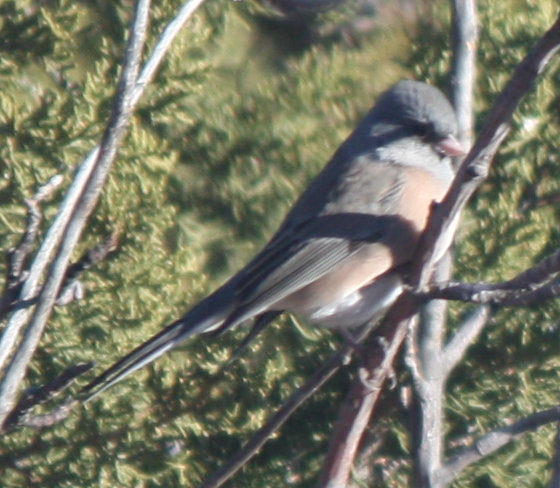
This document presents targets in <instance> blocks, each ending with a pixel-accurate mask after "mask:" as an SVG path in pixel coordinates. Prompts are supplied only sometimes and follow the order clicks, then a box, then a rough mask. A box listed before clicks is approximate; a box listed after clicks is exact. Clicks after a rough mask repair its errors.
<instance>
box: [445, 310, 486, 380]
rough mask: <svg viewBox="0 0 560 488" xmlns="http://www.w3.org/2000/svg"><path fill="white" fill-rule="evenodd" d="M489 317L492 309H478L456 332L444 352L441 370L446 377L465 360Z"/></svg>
mask: <svg viewBox="0 0 560 488" xmlns="http://www.w3.org/2000/svg"><path fill="white" fill-rule="evenodd" d="M489 317H490V309H489V308H488V307H477V308H476V309H475V310H474V311H473V312H472V313H471V314H470V316H469V317H467V319H466V320H465V321H464V322H463V323H462V324H461V326H460V327H459V330H457V332H455V335H454V336H453V337H452V338H451V340H450V341H449V343H448V344H447V345H446V346H445V348H444V350H443V355H442V363H441V368H442V370H443V371H444V373H445V376H448V375H449V374H450V373H451V371H452V370H453V368H455V366H456V365H457V364H458V363H459V361H460V360H461V359H463V357H464V355H465V352H466V350H467V348H468V347H469V346H470V345H472V344H473V343H474V341H475V339H476V338H477V337H478V336H479V334H480V333H481V332H482V330H483V329H484V326H485V325H486V324H487V323H488V318H489Z"/></svg>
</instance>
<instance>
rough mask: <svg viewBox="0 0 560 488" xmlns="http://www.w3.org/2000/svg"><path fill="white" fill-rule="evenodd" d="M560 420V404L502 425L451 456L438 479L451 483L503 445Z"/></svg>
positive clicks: (444, 483)
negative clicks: (510, 423)
mask: <svg viewBox="0 0 560 488" xmlns="http://www.w3.org/2000/svg"><path fill="white" fill-rule="evenodd" d="M559 420H560V406H557V407H554V408H550V409H548V410H544V411H542V412H538V413H535V414H534V415H531V416H529V417H526V418H524V419H521V420H519V421H517V422H515V423H514V424H512V425H509V426H506V427H501V428H500V429H496V430H494V431H492V432H489V433H488V434H486V435H484V436H483V437H482V438H480V439H479V440H478V441H476V442H475V443H474V444H473V445H472V446H471V447H469V448H467V449H465V450H464V451H463V452H461V453H460V454H458V455H456V456H454V457H453V458H451V459H450V460H449V461H447V463H446V464H445V466H444V467H443V468H442V469H441V471H440V472H439V473H438V480H439V481H440V483H442V485H443V486H445V485H447V484H449V483H451V482H452V481H453V480H454V479H456V478H457V476H458V475H459V473H460V472H461V471H463V470H464V469H465V468H466V467H468V466H470V465H471V464H473V463H475V462H477V461H480V460H482V459H484V458H486V457H488V456H489V455H490V454H492V453H494V452H495V451H497V450H498V449H500V448H501V447H503V446H505V445H506V444H508V443H510V442H511V441H513V440H515V439H517V438H518V437H520V436H521V435H522V434H525V433H526V432H529V431H533V430H536V429H538V428H539V427H541V426H542V425H546V424H548V423H550V422H558V421H559Z"/></svg>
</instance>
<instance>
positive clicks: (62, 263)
mask: <svg viewBox="0 0 560 488" xmlns="http://www.w3.org/2000/svg"><path fill="white" fill-rule="evenodd" d="M149 7H150V0H139V1H138V3H137V5H136V8H135V12H134V19H133V23H132V28H131V34H130V38H129V41H128V45H127V52H126V55H125V62H124V66H123V70H122V72H121V77H120V80H119V85H118V89H117V96H116V99H115V105H114V108H113V112H112V114H111V118H110V120H109V123H108V125H107V128H106V130H105V133H104V135H103V138H102V141H101V144H100V148H99V151H98V153H97V157H96V158H95V163H94V164H93V168H92V171H91V174H90V175H89V177H88V178H87V182H86V184H85V186H84V191H83V193H82V194H81V196H80V198H79V201H78V202H77V205H76V207H75V208H74V209H73V211H72V213H71V218H70V220H69V222H68V226H67V227H66V229H65V232H64V237H63V240H62V242H61V244H60V246H59V249H58V251H57V254H56V257H55V259H54V261H53V263H52V264H51V266H50V268H49V272H48V273H47V277H46V281H45V284H44V286H43V288H42V290H41V294H40V295H39V297H38V302H37V306H36V308H35V310H34V312H33V315H32V318H31V320H30V322H29V325H28V326H27V330H26V331H25V334H24V337H23V338H22V340H21V343H20V344H19V347H18V349H17V351H16V352H15V354H14V356H13V358H12V360H11V362H10V364H9V366H8V367H7V368H6V371H5V376H4V378H3V379H2V382H1V383H0V405H1V409H0V425H2V424H3V423H4V420H5V419H6V417H7V416H8V415H9V413H10V412H11V411H12V409H13V408H14V406H15V403H16V396H17V392H18V388H19V385H20V384H21V381H22V379H23V378H24V376H25V372H26V370H27V366H28V364H29V361H30V360H31V358H32V357H33V354H34V353H35V349H36V348H37V345H38V344H39V340H40V338H41V336H42V334H43V330H44V327H45V325H46V322H47V320H48V318H49V317H50V314H51V312H52V308H53V306H54V304H55V301H56V298H57V296H58V292H59V289H60V286H61V284H62V280H63V279H64V276H65V274H66V269H67V267H68V262H69V260H70V256H71V255H72V251H73V250H74V248H75V246H76V244H77V242H78V240H79V238H80V236H81V233H82V231H83V229H84V227H85V224H86V222H87V220H88V218H89V216H90V214H91V212H92V211H93V209H94V207H95V205H96V204H97V200H98V198H99V195H100V194H101V190H102V188H103V184H104V182H105V179H106V178H107V175H108V172H109V169H110V167H111V165H112V162H113V161H114V159H115V156H116V152H117V148H118V147H119V145H120V143H121V141H122V139H123V137H124V134H125V132H126V129H127V127H128V123H129V121H130V117H131V115H132V109H133V105H132V103H131V92H132V89H133V88H134V86H135V83H136V79H137V77H138V71H139V66H140V59H141V53H142V50H143V47H144V43H145V39H146V34H147V29H148V16H149ZM0 347H1V345H0Z"/></svg>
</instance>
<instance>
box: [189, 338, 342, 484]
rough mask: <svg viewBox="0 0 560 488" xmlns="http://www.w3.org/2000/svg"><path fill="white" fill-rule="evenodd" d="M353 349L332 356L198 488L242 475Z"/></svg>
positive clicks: (340, 351)
mask: <svg viewBox="0 0 560 488" xmlns="http://www.w3.org/2000/svg"><path fill="white" fill-rule="evenodd" d="M352 352H353V351H352V346H348V345H345V346H343V347H342V348H341V349H340V350H339V352H337V353H336V354H335V355H334V356H332V357H331V358H330V359H329V360H328V361H327V362H326V363H325V364H324V365H323V366H322V367H321V368H320V369H318V370H317V371H316V372H315V373H314V374H313V376H311V377H310V378H309V380H308V381H307V383H305V384H304V385H303V386H302V387H301V388H299V389H298V390H297V391H296V392H295V393H294V394H293V395H292V396H291V397H290V398H288V400H287V401H286V402H284V404H283V405H282V407H281V408H280V409H278V411H277V412H276V413H275V414H274V415H273V416H272V417H270V419H269V420H268V421H267V422H266V424H265V425H263V426H262V427H261V428H260V429H259V430H258V431H257V432H256V433H255V434H254V435H253V437H252V438H251V439H250V440H249V442H247V443H246V444H245V445H244V446H243V447H242V448H241V449H240V450H239V451H238V452H237V453H236V454H235V455H234V456H233V457H232V458H231V459H230V460H229V461H228V462H227V463H226V464H225V465H223V466H222V467H221V468H220V469H219V470H217V471H216V472H214V473H213V474H212V475H211V476H210V477H209V478H207V479H206V480H205V481H204V482H203V483H202V484H201V485H200V486H199V488H217V487H219V486H222V485H223V484H224V483H225V482H226V481H227V480H229V479H230V478H231V477H232V476H233V475H234V474H235V473H237V471H239V470H240V469H241V468H242V467H243V466H244V465H245V464H246V463H247V462H248V461H249V460H250V459H251V458H252V457H253V456H255V454H257V452H258V451H259V449H260V448H261V447H262V446H263V445H264V444H265V443H266V441H267V440H268V439H269V438H270V436H271V435H272V434H273V433H274V432H275V431H276V430H278V429H279V428H280V427H281V426H282V424H284V422H286V420H288V418H290V416H291V415H292V414H293V413H294V412H295V411H296V410H297V409H298V408H299V407H300V405H301V404H302V403H303V402H305V401H306V400H307V399H308V398H309V397H310V396H311V395H312V394H313V393H315V391H317V390H318V389H319V388H320V387H321V386H322V385H323V384H324V383H326V382H327V381H328V380H329V379H330V378H331V377H332V376H333V375H334V374H335V373H336V372H337V371H338V370H339V369H340V368H341V367H342V366H343V365H344V364H347V363H348V361H349V359H350V356H351V355H352Z"/></svg>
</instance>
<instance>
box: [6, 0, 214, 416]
mask: <svg viewBox="0 0 560 488" xmlns="http://www.w3.org/2000/svg"><path fill="white" fill-rule="evenodd" d="M203 1H204V0H188V1H187V2H185V4H184V5H183V7H182V8H181V10H180V11H179V14H178V15H177V16H176V17H175V18H174V19H173V21H171V22H170V23H169V25H168V26H167V27H166V29H165V30H164V32H163V34H162V36H161V37H160V39H159V41H158V43H157V44H156V46H155V48H154V50H153V53H152V55H151V56H150V58H149V59H148V61H147V62H146V65H145V67H144V69H143V71H142V73H141V74H140V76H139V77H138V80H137V81H136V83H135V86H134V90H133V93H132V95H131V100H130V103H131V109H132V108H133V107H134V106H136V104H137V103H138V101H139V100H140V97H141V96H142V94H143V93H144V90H145V88H146V86H147V85H148V84H149V82H150V81H151V80H152V79H153V77H154V75H155V73H156V71H157V68H158V67H159V65H160V64H161V61H162V60H163V58H164V56H165V53H166V52H167V51H168V49H169V47H170V46H171V43H172V42H173V40H174V39H175V37H176V36H177V34H178V33H179V31H180V30H181V28H182V27H183V25H184V24H185V23H186V22H187V21H188V20H189V18H190V17H191V16H192V14H193V13H194V12H195V11H196V9H197V8H198V7H199V6H200V5H201V4H202V2H203ZM98 153H99V146H97V147H95V148H94V149H93V150H92V151H91V152H90V153H89V154H88V156H87V158H86V159H85V160H84V162H83V163H82V164H81V165H80V167H79V169H78V171H77V172H76V175H75V177H74V181H73V183H72V185H71V186H70V188H69V189H68V191H67V193H66V197H65V198H64V201H63V202H62V204H61V205H60V209H59V212H58V215H57V216H56V218H55V220H54V221H53V223H52V224H51V226H50V227H49V230H48V232H47V234H46V236H45V238H44V240H43V243H42V244H41V247H40V248H39V250H38V252H37V254H36V255H35V258H34V260H33V263H32V265H31V268H30V270H29V274H28V276H27V277H26V279H25V281H24V282H23V284H22V286H21V291H20V293H19V296H20V301H22V302H28V301H30V300H33V299H34V298H35V297H36V296H37V294H38V292H39V289H40V280H41V278H42V276H43V275H44V273H45V272H46V269H47V266H48V265H49V263H50V261H51V259H52V257H53V255H54V253H55V251H56V249H57V246H58V245H59V243H60V241H61V239H62V235H63V233H64V231H65V229H66V227H67V225H68V222H69V220H70V218H71V217H72V212H73V210H74V208H75V207H76V204H77V202H78V200H79V199H80V198H81V195H82V193H83V191H84V188H85V185H86V183H87V182H88V179H89V177H90V175H91V172H92V170H93V167H94V164H96V161H97V157H98ZM30 314H31V312H30V310H28V309H24V308H23V309H20V310H18V311H16V312H15V313H14V314H13V315H12V317H11V318H10V320H9V322H8V324H7V325H6V327H5V328H4V331H3V332H2V336H1V337H0V371H3V370H5V368H6V367H7V365H8V361H9V360H10V358H11V356H12V355H13V353H14V351H15V349H16V347H17V341H18V340H19V338H20V335H21V334H22V331H23V329H24V327H25V326H26V324H27V323H28V320H29V318H30ZM0 418H1V414H0Z"/></svg>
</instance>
